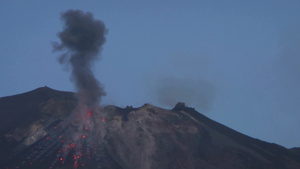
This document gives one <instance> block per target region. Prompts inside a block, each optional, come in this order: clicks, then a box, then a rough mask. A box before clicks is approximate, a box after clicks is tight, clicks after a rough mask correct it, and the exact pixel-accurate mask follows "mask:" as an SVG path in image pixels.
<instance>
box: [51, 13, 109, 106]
mask: <svg viewBox="0 0 300 169" xmlns="http://www.w3.org/2000/svg"><path fill="white" fill-rule="evenodd" d="M61 19H62V20H63V21H64V29H63V31H61V32H59V33H58V34H57V36H58V37H59V38H60V43H54V44H53V48H54V51H63V52H64V53H63V54H62V55H61V56H60V57H59V61H60V63H61V64H63V65H67V66H69V65H70V66H71V68H72V78H71V79H72V81H74V82H75V84H76V87H77V90H78V95H79V98H80V101H81V102H83V104H85V105H88V106H91V105H93V104H95V103H99V102H100V101H101V96H104V95H105V92H104V90H103V87H102V86H101V84H100V83H99V81H98V80H97V79H96V78H95V76H94V74H93V72H92V70H91V66H92V64H93V62H94V61H95V60H97V59H98V58H99V53H100V52H101V50H102V46H103V44H104V43H105V41H106V38H105V35H106V33H107V29H106V27H105V25H104V23H103V22H102V21H100V20H95V19H94V17H93V15H92V13H89V12H87V13H84V12H82V11H80V10H68V11H67V12H65V13H63V14H62V15H61Z"/></svg>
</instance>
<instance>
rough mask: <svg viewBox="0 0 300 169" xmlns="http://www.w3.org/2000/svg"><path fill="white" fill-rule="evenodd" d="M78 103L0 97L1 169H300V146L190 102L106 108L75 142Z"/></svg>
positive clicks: (48, 96) (49, 92) (61, 97)
mask: <svg viewBox="0 0 300 169" xmlns="http://www.w3.org/2000/svg"><path fill="white" fill-rule="evenodd" d="M76 104H77V101H76V98H75V95H74V93H70V92H61V91H56V90H53V89H50V88H48V87H43V88H38V89H36V90H33V91H30V92H27V93H24V94H19V95H15V96H9V97H3V98H0V168H1V169H2V168H4V169H15V168H21V169H23V168H24V169H25V168H39V169H48V168H57V169H70V168H88V169H93V168H95V169H98V168H103V169H299V168H300V153H299V152H300V151H299V148H293V149H286V148H284V147H282V146H279V145H276V144H271V143H267V142H264V141H260V140H257V139H254V138H251V137H248V136H246V135H243V134H241V133H238V132H236V131H234V130H232V129H230V128H228V127H226V126H224V125H222V124H219V123H217V122H215V121H213V120H210V119H208V118H207V117H205V116H204V115H202V114H200V113H199V112H197V111H195V110H194V109H193V108H188V107H186V106H185V105H184V104H183V103H178V104H177V105H176V106H175V107H174V108H173V109H172V110H166V109H162V108H159V107H155V106H153V105H149V104H145V105H144V106H142V107H140V108H132V107H126V108H119V107H116V106H106V107H101V108H100V107H99V110H97V111H96V112H100V114H101V115H102V116H101V119H99V120H95V121H94V123H95V124H94V125H93V126H94V132H89V133H86V134H84V135H82V138H79V139H77V142H76V143H75V142H74V143H73V142H72V141H69V140H72V139H71V137H72V136H73V135H76V133H75V132H74V130H71V128H72V127H70V126H71V125H63V124H71V123H67V122H65V121H67V120H70V119H69V118H67V117H68V116H69V115H70V114H71V113H72V112H73V109H74V108H75V106H76ZM95 117H98V116H95ZM98 123H101V124H98ZM76 131H77V130H76ZM80 137H81V135H80ZM78 140H79V141H78Z"/></svg>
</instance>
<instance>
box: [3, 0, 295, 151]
mask: <svg viewBox="0 0 300 169" xmlns="http://www.w3.org/2000/svg"><path fill="white" fill-rule="evenodd" d="M69 9H79V10H82V11H85V12H91V13H93V15H94V18H96V19H99V20H102V21H103V22H104V23H105V25H106V27H107V29H108V30H109V31H108V34H107V36H106V38H107V41H106V43H105V44H104V46H103V50H102V52H101V56H100V59H99V60H97V61H96V62H95V63H94V64H93V70H94V73H95V76H96V77H97V79H98V80H99V81H100V83H101V84H102V85H103V86H104V88H105V91H106V93H107V96H105V97H103V98H102V102H101V104H102V105H108V104H113V105H117V106H120V107H125V106H127V105H129V106H130V105H132V106H134V107H139V106H142V105H143V104H145V103H150V104H153V105H156V106H160V107H163V108H168V109H170V108H173V107H174V105H175V104H176V102H178V101H183V102H185V103H186V105H187V106H190V107H194V108H195V109H196V110H197V111H199V112H201V113H202V114H204V115H206V116H208V117H209V118H211V119H213V120H215V121H217V122H220V123H222V124H224V125H226V126H229V127H230V128H233V129H235V130H237V131H239V132H242V133H244V134H247V135H249V136H251V137H254V138H258V139H261V140H264V141H268V142H272V143H276V144H280V145H283V146H285V147H288V148H290V147H296V146H300V134H299V131H300V10H299V9H300V1H299V0H295V1H293V0H285V1H282V0H281V1H279V0H251V1H242V0H236V1H234V0H226V1H223V0H219V1H214V0H207V1H202V0H190V1H179V0H147V1H146V0H126V1H125V0H68V1H62V0H51V1H42V0H30V1H21V0H0V20H1V22H0V57H1V61H0V82H1V89H0V97H4V96H10V95H15V94H19V93H23V92H27V91H30V90H33V89H35V88H38V87H43V86H48V87H50V88H53V89H56V90H63V91H74V92H75V91H76V88H75V86H74V84H73V83H72V81H70V67H69V68H68V67H64V66H62V65H60V64H59V62H58V61H57V58H58V56H59V53H57V52H56V53H55V52H53V46H52V43H53V42H59V38H58V37H57V33H58V32H59V31H61V30H62V29H63V22H62V21H61V20H60V14H61V13H62V12H65V11H67V10H69Z"/></svg>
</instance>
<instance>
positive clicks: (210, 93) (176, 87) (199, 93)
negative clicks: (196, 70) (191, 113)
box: [156, 77, 215, 112]
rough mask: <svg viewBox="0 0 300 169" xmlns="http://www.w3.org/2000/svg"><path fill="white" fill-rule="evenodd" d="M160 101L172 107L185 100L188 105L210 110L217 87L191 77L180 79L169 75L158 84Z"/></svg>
mask: <svg viewBox="0 0 300 169" xmlns="http://www.w3.org/2000/svg"><path fill="white" fill-rule="evenodd" d="M156 91H157V97H158V101H159V103H162V104H163V105H165V106H169V107H172V106H174V105H175V104H176V103H177V102H185V103H186V104H187V105H188V106H192V107H195V108H197V109H199V110H200V111H205V112H207V111H209V110H210V109H211V107H212V104H213V101H214V98H215V88H214V86H213V84H212V83H210V82H208V81H203V80H193V79H189V78H185V79H179V78H174V77H167V78H164V79H161V80H160V83H159V84H158V85H157V89H156Z"/></svg>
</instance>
